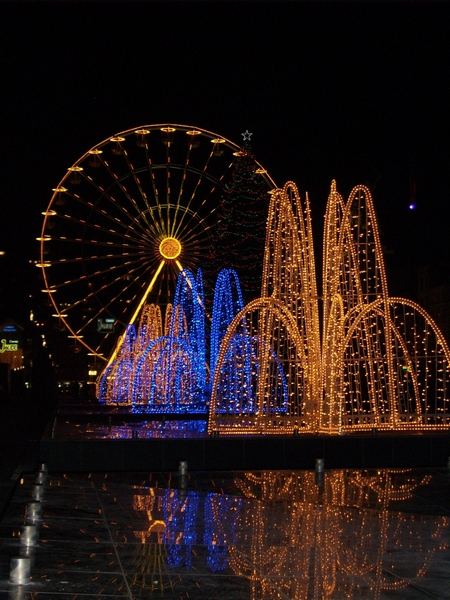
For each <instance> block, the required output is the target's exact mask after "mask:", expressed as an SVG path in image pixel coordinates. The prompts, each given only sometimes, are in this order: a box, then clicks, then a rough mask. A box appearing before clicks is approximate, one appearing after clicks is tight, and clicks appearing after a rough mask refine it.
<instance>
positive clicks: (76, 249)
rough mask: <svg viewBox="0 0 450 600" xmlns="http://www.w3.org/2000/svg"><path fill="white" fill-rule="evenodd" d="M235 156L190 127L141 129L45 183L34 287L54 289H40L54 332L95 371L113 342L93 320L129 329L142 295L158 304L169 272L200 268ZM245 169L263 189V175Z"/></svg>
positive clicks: (166, 298)
mask: <svg viewBox="0 0 450 600" xmlns="http://www.w3.org/2000/svg"><path fill="white" fill-rule="evenodd" d="M240 150H241V148H240V146H239V145H237V144H235V143H233V142H231V141H230V140H228V139H226V138H225V137H224V136H221V135H218V134H217V133H213V132H210V131H207V130H205V129H201V128H198V127H193V126H191V125H190V126H187V125H180V124H169V123H166V124H164V123H161V124H153V125H149V124H146V125H142V126H140V127H134V128H132V129H128V130H126V131H122V132H117V133H115V134H113V135H109V136H108V137H107V138H105V139H104V140H102V141H100V142H99V143H98V144H96V145H95V146H94V147H92V148H90V149H89V150H87V152H84V153H83V154H82V155H81V156H80V157H79V158H78V159H77V160H76V162H75V163H73V164H72V165H70V166H69V165H68V168H67V169H65V170H64V175H63V177H62V179H61V180H60V181H59V183H58V184H57V185H55V186H52V189H53V192H52V196H51V198H50V201H49V204H48V207H47V210H46V211H44V212H43V216H44V219H43V223H42V229H41V232H40V236H39V238H40V239H39V242H40V259H39V264H40V269H41V273H42V277H43V280H44V286H43V287H45V288H46V289H47V290H53V289H54V290H57V291H58V293H57V294H52V292H49V296H48V300H49V303H51V305H52V306H53V309H52V312H54V313H57V314H60V313H65V314H66V315H67V317H65V318H64V319H61V325H62V326H64V327H65V328H67V329H68V330H69V332H70V334H71V335H77V336H78V341H79V344H80V346H82V347H84V348H85V349H86V350H87V352H89V354H90V355H91V356H95V357H97V358H98V359H99V362H100V363H104V368H106V367H107V366H108V361H109V360H110V359H111V357H112V360H114V359H115V355H114V350H116V353H115V354H116V355H117V353H118V352H119V350H120V343H121V341H120V340H119V347H117V336H116V331H109V332H107V331H104V330H101V331H99V330H98V328H97V323H98V320H99V319H104V318H105V317H110V318H113V319H114V321H115V323H117V327H118V326H120V324H122V327H125V325H131V324H133V323H135V321H134V317H135V314H136V310H137V312H138V313H140V310H141V309H142V307H143V305H144V304H145V303H146V302H147V295H148V302H149V303H150V302H154V303H157V304H160V306H162V307H165V306H166V305H167V304H168V303H169V302H171V301H172V296H173V291H174V289H175V285H176V280H177V277H178V274H179V272H180V271H182V270H183V268H188V269H190V270H191V271H196V270H197V269H198V268H199V267H200V266H202V265H201V261H202V260H205V257H206V256H208V255H209V254H210V252H211V247H212V245H213V243H214V242H213V240H214V231H215V229H216V227H217V224H218V218H217V217H218V212H217V210H218V206H219V204H220V199H221V198H222V196H223V193H224V190H225V189H227V188H228V186H229V185H230V182H231V181H232V179H233V173H234V169H235V165H236V162H237V158H236V157H235V156H234V153H236V152H239V151H240ZM250 162H251V170H252V172H253V171H255V170H256V169H261V170H262V171H264V172H262V173H261V175H258V180H259V181H260V182H261V185H262V186H263V188H264V192H265V191H266V190H268V189H271V188H272V187H273V186H274V182H273V180H272V179H271V177H270V175H269V173H268V172H267V170H265V169H264V168H263V167H262V165H261V164H260V163H259V162H257V161H256V159H254V158H253V157H252V158H251V161H250ZM50 238H51V239H50ZM47 263H48V264H47ZM50 264H51V268H47V267H50ZM220 266H228V265H227V264H224V265H222V264H221V265H220ZM214 269H215V270H218V268H217V266H216V267H214ZM209 275H210V271H208V281H209ZM146 286H148V287H146ZM257 294H258V295H259V289H258V290H257ZM141 303H142V304H141ZM137 318H138V316H136V319H137ZM136 324H137V321H136ZM117 327H116V328H115V329H117ZM81 336H83V337H81Z"/></svg>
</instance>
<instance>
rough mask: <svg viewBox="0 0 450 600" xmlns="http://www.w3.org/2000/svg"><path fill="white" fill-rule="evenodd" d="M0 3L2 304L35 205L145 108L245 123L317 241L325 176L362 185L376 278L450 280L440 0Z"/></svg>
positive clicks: (34, 230) (18, 267)
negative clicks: (373, 215) (372, 218)
mask: <svg viewBox="0 0 450 600" xmlns="http://www.w3.org/2000/svg"><path fill="white" fill-rule="evenodd" d="M0 16H1V21H2V33H1V36H0V72H1V81H2V86H1V90H2V91H1V96H0V103H1V121H2V131H1V137H2V143H1V148H2V160H1V180H2V186H1V192H0V193H1V195H2V241H1V246H2V249H3V248H4V249H5V250H6V252H7V256H6V257H4V258H3V259H2V260H3V262H2V265H3V269H4V272H3V277H2V284H3V296H5V295H6V296H7V297H8V298H9V301H8V303H6V304H5V302H4V303H3V310H11V311H12V312H14V310H16V311H17V310H19V308H18V307H20V306H21V303H20V300H21V299H22V298H23V297H24V296H25V294H26V293H27V292H28V289H31V287H32V284H33V281H32V279H31V276H30V273H32V274H33V275H36V277H37V276H38V273H35V271H38V270H37V269H34V270H33V269H29V268H28V261H29V260H30V259H36V258H37V251H38V243H37V242H36V241H35V239H34V238H35V237H36V236H38V235H39V233H40V224H41V211H42V210H45V208H46V206H47V204H48V201H49V199H50V195H51V188H52V187H54V186H55V185H56V184H57V182H58V181H59V179H60V178H61V177H62V176H63V174H64V173H65V170H66V169H67V167H68V166H70V165H71V164H72V163H73V162H74V161H75V160H76V159H77V158H78V157H79V156H80V155H81V154H82V153H83V152H85V151H86V150H87V149H88V148H89V147H91V146H92V145H94V144H96V143H98V142H99V141H100V140H102V139H104V138H105V137H108V136H110V135H112V134H113V133H115V132H118V131H121V130H124V129H128V128H131V127H134V126H138V125H142V124H146V123H148V124H151V123H159V122H175V123H186V124H192V125H197V126H199V127H202V128H205V129H209V130H211V131H214V132H217V133H219V134H221V135H224V136H225V137H227V138H229V139H231V140H233V141H235V142H237V143H240V142H241V139H240V132H242V131H244V130H245V129H249V130H250V131H252V132H254V136H253V149H254V152H255V154H256V157H257V159H258V160H259V161H260V162H261V163H262V164H263V165H264V166H265V167H266V168H267V169H268V170H269V172H270V173H271V175H272V176H273V177H274V179H275V181H276V182H277V184H279V185H282V184H283V183H284V182H285V181H286V180H288V179H293V180H294V181H295V182H296V183H297V185H298V186H299V188H300V190H301V191H302V192H304V191H305V190H308V191H309V193H310V198H311V201H312V205H313V219H314V221H313V226H314V233H315V237H316V244H317V246H318V247H320V239H321V233H322V226H323V214H324V211H325V202H326V197H327V193H328V189H329V184H330V180H331V179H332V178H336V179H337V182H338V187H339V189H340V191H341V192H342V193H344V194H345V195H348V193H349V192H350V189H351V187H352V186H353V185H356V184H358V183H364V184H367V185H369V187H370V188H371V189H372V192H373V194H374V199H375V207H376V210H377V213H378V216H379V224H380V229H381V237H382V242H383V245H384V247H385V250H386V259H387V266H388V274H389V280H390V289H391V294H392V295H397V294H405V295H408V296H409V297H415V295H416V294H417V273H418V269H419V267H421V266H423V265H429V266H431V267H432V270H433V278H434V281H435V283H448V282H449V247H450V243H449V239H448V231H449V225H448V218H449V216H450V211H449V206H448V205H449V190H448V187H449V182H448V179H449V166H450V164H449V163H450V149H449V148H450V141H449V134H450V131H449V122H450V118H449V107H450V83H449V82H450V69H449V64H450V61H449V58H450V19H448V7H447V6H446V5H445V4H444V3H438V4H434V3H433V2H426V3H419V2H399V3H357V4H351V3H339V2H334V3H331V4H328V3H325V2H318V3H314V4H305V3H296V2H289V3H283V2H274V3H271V2H262V3H260V2H239V3H233V2H225V3H214V2H199V3H190V2H171V1H166V2H165V3H164V4H159V3H156V2H147V3H139V4H134V3H132V2H126V3H125V2H124V3H108V2H102V3H92V2H83V3H77V2H59V3H42V2H35V3H31V4H28V3H23V2H18V3H17V2H15V3H12V4H7V3H6V4H5V3H2V4H1V5H0ZM414 194H415V200H416V203H417V209H416V210H415V211H410V210H409V209H408V205H409V204H410V202H411V201H412V200H413V199H414ZM5 306H6V308H5ZM18 316H19V315H18Z"/></svg>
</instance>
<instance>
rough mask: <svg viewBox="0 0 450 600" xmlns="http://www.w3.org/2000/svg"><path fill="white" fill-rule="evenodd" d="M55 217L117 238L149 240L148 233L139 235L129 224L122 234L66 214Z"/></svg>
mask: <svg viewBox="0 0 450 600" xmlns="http://www.w3.org/2000/svg"><path fill="white" fill-rule="evenodd" d="M57 216H58V218H59V219H64V220H65V221H67V222H70V223H73V224H74V225H82V226H83V227H87V228H89V229H91V230H94V231H101V232H103V233H105V234H106V235H116V236H119V237H128V238H130V239H140V240H142V241H145V242H148V240H149V232H148V231H145V230H144V232H143V233H139V232H137V231H136V229H135V228H134V227H133V226H132V225H131V224H130V225H128V226H127V227H126V232H127V233H123V232H120V231H117V230H116V229H112V228H111V227H105V226H102V225H99V224H98V223H93V222H91V221H90V220H87V219H83V218H80V217H78V216H75V215H71V214H68V213H59V214H58V215H57ZM114 225H115V226H116V227H117V223H114ZM131 234H132V235H131Z"/></svg>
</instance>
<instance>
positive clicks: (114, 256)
mask: <svg viewBox="0 0 450 600" xmlns="http://www.w3.org/2000/svg"><path fill="white" fill-rule="evenodd" d="M147 254H148V253H147V251H146V250H142V251H141V252H135V253H131V252H121V253H119V254H101V255H92V256H76V257H73V258H60V259H59V260H58V259H56V260H55V259H53V260H52V262H51V263H50V262H49V263H47V264H48V267H59V266H65V265H70V264H74V263H79V262H82V263H86V264H89V263H95V262H97V261H110V260H113V259H114V260H117V259H123V258H127V259H130V258H137V257H139V258H142V257H145V258H147Z"/></svg>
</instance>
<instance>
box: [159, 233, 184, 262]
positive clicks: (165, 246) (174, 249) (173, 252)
mask: <svg viewBox="0 0 450 600" xmlns="http://www.w3.org/2000/svg"><path fill="white" fill-rule="evenodd" d="M159 253H160V254H161V256H162V257H163V258H165V259H166V260H175V259H176V258H178V257H179V256H180V254H181V244H180V242H179V241H178V240H177V238H174V237H166V238H164V239H163V240H162V241H161V243H160V244H159Z"/></svg>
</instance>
